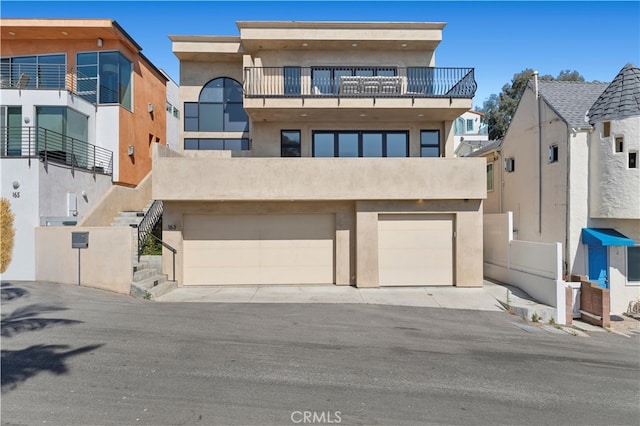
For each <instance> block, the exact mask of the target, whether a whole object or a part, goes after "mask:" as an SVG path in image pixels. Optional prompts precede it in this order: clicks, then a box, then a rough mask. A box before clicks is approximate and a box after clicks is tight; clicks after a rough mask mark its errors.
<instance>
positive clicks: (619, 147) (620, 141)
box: [616, 136, 624, 152]
mask: <svg viewBox="0 0 640 426" xmlns="http://www.w3.org/2000/svg"><path fill="white" fill-rule="evenodd" d="M616 152H624V137H622V136H618V137H617V138H616Z"/></svg>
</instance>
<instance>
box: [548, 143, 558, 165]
mask: <svg viewBox="0 0 640 426" xmlns="http://www.w3.org/2000/svg"><path fill="white" fill-rule="evenodd" d="M557 162H558V145H557V144H556V145H551V146H550V147H549V163H557Z"/></svg>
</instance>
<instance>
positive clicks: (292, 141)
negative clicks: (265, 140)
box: [280, 130, 301, 157]
mask: <svg viewBox="0 0 640 426" xmlns="http://www.w3.org/2000/svg"><path fill="white" fill-rule="evenodd" d="M300 155H301V150H300V130H282V131H280V156H281V157H300Z"/></svg>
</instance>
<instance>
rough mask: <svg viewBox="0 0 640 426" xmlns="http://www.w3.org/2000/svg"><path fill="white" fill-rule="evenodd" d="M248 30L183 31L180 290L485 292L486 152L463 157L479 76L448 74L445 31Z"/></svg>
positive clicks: (168, 188) (263, 26) (367, 27)
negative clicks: (463, 125) (465, 124)
mask: <svg viewBox="0 0 640 426" xmlns="http://www.w3.org/2000/svg"><path fill="white" fill-rule="evenodd" d="M237 26H238V29H239V32H240V35H239V36H170V39H171V40H172V42H173V52H174V53H175V55H176V56H177V57H178V59H179V60H180V101H181V105H180V106H181V109H182V110H183V114H182V117H181V129H182V130H181V140H182V146H181V147H180V150H179V152H178V153H177V154H176V153H174V152H171V151H168V150H166V149H165V148H163V147H160V146H156V147H155V148H156V152H155V153H154V159H153V198H154V199H158V200H162V201H163V202H164V217H163V239H164V240H165V241H166V242H167V243H168V244H169V245H171V246H173V247H174V248H175V249H176V250H177V255H176V278H177V280H178V282H179V285H181V286H191V285H228V284H230V285H242V284H335V285H356V286H358V287H378V286H413V285H418V286H423V285H455V286H465V287H473V286H481V285H482V204H483V199H484V198H485V196H486V188H485V179H484V174H485V161H484V160H483V159H479V158H454V155H453V151H454V147H453V137H454V132H453V122H454V120H455V119H456V117H459V116H460V115H461V114H462V113H464V112H465V111H467V110H469V109H470V108H471V101H472V98H473V95H474V92H475V88H476V83H475V80H474V76H473V68H440V67H436V63H435V50H436V47H437V46H438V44H439V43H440V41H441V40H442V31H443V28H444V27H445V24H444V23H407V22H405V23H396V22H376V23H373V22H340V23H338V22H238V23H237ZM165 269H167V270H170V269H171V256H165Z"/></svg>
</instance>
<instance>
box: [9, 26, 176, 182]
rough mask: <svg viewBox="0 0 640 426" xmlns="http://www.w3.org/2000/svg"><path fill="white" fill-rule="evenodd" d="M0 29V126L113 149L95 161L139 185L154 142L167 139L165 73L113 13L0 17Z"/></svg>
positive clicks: (118, 179)
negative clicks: (74, 16)
mask: <svg viewBox="0 0 640 426" xmlns="http://www.w3.org/2000/svg"><path fill="white" fill-rule="evenodd" d="M0 31H1V32H0V37H1V39H2V44H1V45H0V55H1V61H2V63H1V69H0V71H1V72H0V80H1V83H2V89H3V90H2V92H3V93H2V95H3V96H2V101H1V102H2V121H3V122H2V123H0V126H2V127H7V128H8V127H11V126H16V125H18V123H19V126H21V127H24V126H26V125H29V126H35V127H37V128H39V129H42V128H44V129H47V130H50V131H56V132H58V131H59V132H60V133H62V134H63V135H64V136H65V137H66V136H69V135H73V137H75V138H77V139H80V140H82V139H83V138H84V142H85V143H88V144H92V145H95V146H97V147H100V148H104V149H106V150H109V151H111V152H112V153H113V155H112V159H111V160H110V161H111V164H104V163H108V161H106V160H105V161H104V162H102V163H98V162H96V164H94V167H99V168H100V170H110V171H111V172H112V173H113V174H112V178H113V182H114V183H117V184H123V185H130V186H135V185H137V184H138V183H139V182H140V181H141V180H142V179H143V178H144V177H145V176H146V175H147V174H148V173H149V171H150V170H151V148H152V147H151V145H152V144H153V143H159V144H162V145H166V119H167V117H166V108H165V104H166V82H167V78H166V77H165V75H164V74H163V73H162V72H161V71H160V70H159V69H158V68H156V67H155V66H154V65H153V64H152V63H151V62H150V61H149V60H148V59H147V58H146V57H145V56H144V55H143V54H142V53H141V51H142V48H141V47H140V46H139V45H138V44H137V43H136V42H135V41H134V40H133V39H132V38H131V36H129V35H128V34H127V33H126V31H125V30H124V29H122V27H120V25H118V23H117V22H115V21H113V20H110V19H1V20H0ZM5 89H6V90H5ZM12 89H13V90H12ZM15 89H18V90H15ZM52 89H53V90H52ZM55 89H57V90H55ZM56 108H57V109H56ZM65 108H66V109H65ZM58 113H59V115H56V114H58ZM52 116H54V118H52ZM56 117H58V118H56ZM69 117H74V118H73V120H72V119H71V118H69ZM71 121H73V123H75V124H73V125H71V124H69V122H71ZM67 132H68V134H67ZM5 151H7V152H5V153H3V156H6V154H7V153H8V152H9V149H5ZM13 152H14V153H15V152H16V151H15V150H14V151H13ZM21 154H23V153H21Z"/></svg>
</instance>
